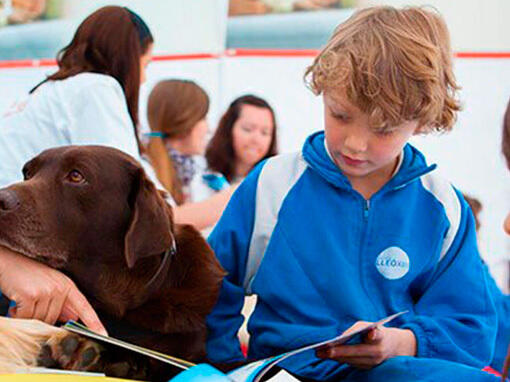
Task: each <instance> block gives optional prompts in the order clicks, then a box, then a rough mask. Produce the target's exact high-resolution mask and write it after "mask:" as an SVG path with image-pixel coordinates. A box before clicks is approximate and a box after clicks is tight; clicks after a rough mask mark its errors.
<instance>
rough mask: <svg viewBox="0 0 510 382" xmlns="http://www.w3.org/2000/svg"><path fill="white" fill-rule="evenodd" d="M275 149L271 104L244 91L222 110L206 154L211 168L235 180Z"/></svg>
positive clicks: (274, 128) (275, 130) (274, 129)
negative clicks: (244, 93) (243, 93)
mask: <svg viewBox="0 0 510 382" xmlns="http://www.w3.org/2000/svg"><path fill="white" fill-rule="evenodd" d="M277 152H278V142H277V126H276V117H275V114H274V110H273V108H272V107H271V106H270V105H269V103H267V101H265V100H264V99H262V98H259V97H256V96H254V95H251V94H247V95H243V96H241V97H238V98H236V99H235V100H234V101H233V102H232V103H231V104H230V106H229V107H228V109H227V111H226V112H225V114H223V116H222V117H221V120H220V123H219V124H218V128H217V129H216V131H215V132H214V136H213V137H212V138H211V141H210V142H209V144H208V146H207V151H206V154H205V156H206V159H207V164H208V166H209V168H210V169H211V170H213V171H217V172H219V173H221V174H223V175H224V176H225V177H226V178H227V180H228V181H229V182H231V183H236V182H239V181H241V180H243V179H244V178H245V177H246V175H248V173H249V172H250V171H251V170H252V169H253V167H254V166H255V165H256V164H257V163H259V162H260V161H262V160H264V159H267V158H269V157H271V156H273V155H276V154H277Z"/></svg>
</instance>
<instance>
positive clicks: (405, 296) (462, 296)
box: [207, 132, 497, 380]
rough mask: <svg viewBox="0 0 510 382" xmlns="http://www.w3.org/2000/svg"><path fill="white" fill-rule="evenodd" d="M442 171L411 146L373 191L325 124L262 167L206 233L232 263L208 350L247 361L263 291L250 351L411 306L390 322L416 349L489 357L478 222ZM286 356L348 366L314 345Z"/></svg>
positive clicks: (311, 370)
mask: <svg viewBox="0 0 510 382" xmlns="http://www.w3.org/2000/svg"><path fill="white" fill-rule="evenodd" d="M434 170H435V165H433V166H428V165H427V164H426V161H425V159H424V157H423V155H422V154H421V153H420V152H419V151H418V150H416V149H415V148H414V147H412V146H411V145H406V146H405V148H404V150H403V155H402V160H401V164H400V167H399V169H398V172H397V173H396V174H395V175H394V176H393V177H392V179H390V181H389V182H388V183H387V184H386V185H385V186H384V187H383V188H381V189H380V190H379V191H378V192H377V193H376V194H374V195H373V196H372V197H371V199H370V200H369V201H366V200H364V198H363V197H362V196H361V195H360V194H359V193H357V192H356V191H355V190H354V189H353V188H352V187H351V185H350V183H349V181H348V179H347V178H346V177H345V176H344V175H343V174H342V173H341V171H340V170H339V169H338V168H337V166H336V165H335V164H334V163H333V161H332V160H331V159H330V157H329V155H328V153H327V151H326V149H325V143H324V133H323V132H319V133H315V134H313V135H311V136H310V137H309V138H308V139H307V141H306V143H305V145H304V147H303V150H302V152H300V153H295V154H285V155H280V156H277V157H274V158H271V159H269V160H267V161H266V162H264V163H262V164H260V165H259V166H258V167H257V168H256V169H254V170H253V171H252V172H251V173H250V174H249V176H248V177H247V178H246V180H245V181H244V182H243V183H242V184H241V186H240V187H239V188H238V190H237V191H236V192H235V194H234V195H233V197H232V199H231V201H230V203H229V205H228V207H227V209H226V210H225V212H224V214H223V216H222V218H221V220H220V221H219V223H218V224H217V226H216V228H215V230H214V231H213V232H212V234H211V236H210V237H209V242H210V244H211V246H212V248H213V249H214V251H215V252H216V255H217V256H218V258H219V260H220V262H221V264H222V265H223V267H224V268H225V269H226V270H227V271H228V273H229V274H228V276H227V277H226V279H225V280H224V282H223V286H222V290H221V295H220V298H219V301H218V303H217V305H216V307H215V308H214V310H213V312H212V313H211V314H210V316H209V317H208V329H209V338H208V344H207V350H208V356H209V358H210V359H211V360H212V361H214V362H234V361H238V360H242V359H243V355H242V353H241V351H240V347H239V342H238V339H237V330H238V328H239V327H240V325H241V323H242V320H243V319H242V316H241V315H240V310H241V307H242V305H243V297H244V295H245V293H255V294H256V295H257V296H258V302H257V306H256V308H255V311H254V313H253V315H252V316H251V319H250V321H249V324H248V330H249V332H250V334H251V340H250V347H249V357H250V358H255V359H259V358H265V357H269V356H273V355H276V354H279V353H283V352H285V351H288V350H291V349H295V348H298V347H301V346H304V345H307V344H310V343H314V342H319V341H323V340H326V339H329V338H331V337H334V336H336V335H338V334H340V333H342V332H343V331H344V330H346V329H347V328H349V327H350V326H351V325H352V324H354V323H355V322H356V321H358V320H364V321H376V320H378V319H380V318H382V317H385V316H388V315H390V314H393V313H395V312H399V311H403V310H408V311H409V313H407V314H405V315H403V316H401V317H400V318H398V319H397V320H396V321H394V322H392V323H391V324H390V326H397V327H400V328H407V329H410V330H412V331H413V332H414V334H415V336H416V339H417V357H423V358H437V359H442V360H447V361H454V362H458V363H463V364H466V365H471V366H475V367H482V366H485V365H487V364H489V362H490V359H491V355H492V350H493V349H492V348H493V344H494V340H495V333H496V326H497V320H496V315H495V310H494V306H493V303H492V300H491V298H490V296H489V293H488V289H487V284H486V280H485V277H486V276H485V272H484V271H483V269H482V263H481V260H480V256H479V253H478V249H477V245H476V236H475V225H474V221H473V218H472V215H471V211H470V209H469V208H468V206H467V203H466V202H465V201H464V199H463V198H462V196H461V195H460V193H459V192H458V191H457V190H455V189H454V188H453V187H452V186H451V185H450V184H449V183H448V182H447V181H445V180H444V179H442V178H441V177H440V176H438V175H437V174H436V171H434ZM283 366H284V367H285V368H287V369H289V370H290V371H292V372H294V373H296V374H298V375H302V376H306V377H309V378H314V379H317V380H330V379H333V378H337V377H339V376H341V375H342V373H344V374H345V372H346V371H345V370H346V367H345V365H341V364H339V363H337V362H334V361H330V360H319V359H317V358H315V357H314V354H313V352H310V353H305V354H303V355H301V356H297V357H294V358H290V359H289V360H287V361H285V363H284V364H283Z"/></svg>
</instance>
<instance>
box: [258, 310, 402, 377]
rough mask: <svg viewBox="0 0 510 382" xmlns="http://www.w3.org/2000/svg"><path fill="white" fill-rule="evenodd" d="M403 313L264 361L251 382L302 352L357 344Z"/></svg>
mask: <svg viewBox="0 0 510 382" xmlns="http://www.w3.org/2000/svg"><path fill="white" fill-rule="evenodd" d="M404 313H407V310H406V311H403V312H398V313H395V314H392V315H391V316H388V317H385V318H383V319H381V320H379V321H377V322H372V323H367V324H366V326H364V327H362V328H360V329H358V330H355V331H353V332H350V333H347V334H341V335H339V336H337V337H335V338H332V339H329V340H326V341H322V342H318V343H315V344H311V345H308V346H304V347H302V348H299V349H296V350H292V351H290V352H288V353H284V354H281V355H279V356H276V357H273V358H270V359H269V360H268V361H266V362H265V363H264V365H263V366H262V367H260V368H259V371H258V372H257V375H256V377H255V378H254V379H253V382H259V381H260V380H261V379H262V377H263V376H264V375H265V374H266V373H267V372H268V371H269V370H270V369H271V368H272V367H273V366H275V365H276V364H278V363H280V362H281V361H283V360H285V359H287V358H289V357H291V356H293V355H296V354H298V353H301V352H304V351H306V350H310V349H323V348H329V347H334V346H337V345H342V344H347V343H353V342H355V341H358V340H359V342H361V340H362V338H363V336H364V335H366V334H367V333H368V332H369V331H370V330H372V329H374V328H376V327H378V326H382V325H384V324H387V323H388V322H390V321H392V320H394V319H395V318H397V317H398V316H401V315H402V314H404Z"/></svg>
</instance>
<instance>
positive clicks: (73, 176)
mask: <svg viewBox="0 0 510 382" xmlns="http://www.w3.org/2000/svg"><path fill="white" fill-rule="evenodd" d="M67 180H69V181H70V182H72V183H81V182H83V181H84V180H85V178H84V177H83V175H82V174H81V172H79V171H78V170H72V171H71V172H70V173H69V174H67Z"/></svg>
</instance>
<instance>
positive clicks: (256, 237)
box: [243, 152, 306, 295]
mask: <svg viewBox="0 0 510 382" xmlns="http://www.w3.org/2000/svg"><path fill="white" fill-rule="evenodd" d="M305 169H306V162H305V161H304V159H303V157H302V155H301V152H298V153H292V154H283V155H278V156H276V157H273V158H270V159H268V161H267V162H266V164H265V165H264V167H263V168H262V171H261V172H260V175H259V178H258V183H257V195H256V205H255V220H254V224H253V233H252V236H251V241H250V248H249V250H248V260H247V262H246V274H245V277H244V281H243V287H244V290H245V293H246V294H247V295H250V294H252V291H251V284H252V282H253V279H254V278H255V275H256V274H257V271H258V269H259V266H260V263H261V262H262V259H263V257H264V253H265V252H266V247H267V244H268V243H269V239H270V238H271V235H272V234H273V230H274V227H275V226H276V222H277V219H278V213H279V211H280V208H281V206H282V203H283V200H284V199H285V197H286V196H287V194H288V192H289V191H290V189H291V188H292V187H293V186H294V184H296V182H297V181H298V179H299V178H300V176H301V175H302V174H303V172H304V171H305Z"/></svg>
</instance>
